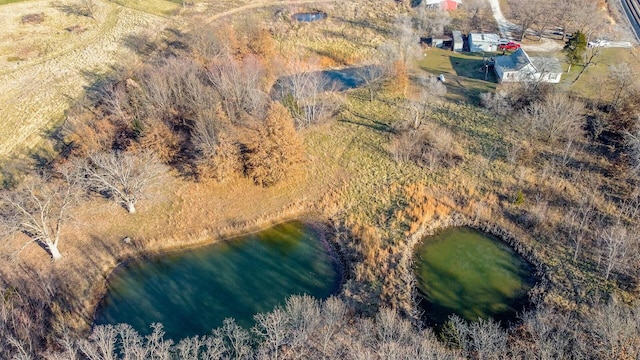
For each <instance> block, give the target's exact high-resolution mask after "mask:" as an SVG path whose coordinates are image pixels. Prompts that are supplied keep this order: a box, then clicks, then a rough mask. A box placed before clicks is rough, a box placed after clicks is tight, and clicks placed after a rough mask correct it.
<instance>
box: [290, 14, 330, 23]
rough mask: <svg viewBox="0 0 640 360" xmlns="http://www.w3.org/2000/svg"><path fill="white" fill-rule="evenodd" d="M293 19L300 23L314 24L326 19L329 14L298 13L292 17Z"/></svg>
mask: <svg viewBox="0 0 640 360" xmlns="http://www.w3.org/2000/svg"><path fill="white" fill-rule="evenodd" d="M291 18H292V19H293V20H295V21H300V22H313V21H319V20H324V19H326V18H327V14H326V13H323V12H313V13H297V14H293V15H291Z"/></svg>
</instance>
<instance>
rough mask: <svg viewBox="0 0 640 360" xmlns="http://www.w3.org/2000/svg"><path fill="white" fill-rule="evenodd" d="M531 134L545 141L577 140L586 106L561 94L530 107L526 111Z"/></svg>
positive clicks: (555, 94) (553, 95)
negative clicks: (559, 139)
mask: <svg viewBox="0 0 640 360" xmlns="http://www.w3.org/2000/svg"><path fill="white" fill-rule="evenodd" d="M525 111H526V116H525V118H526V119H527V122H528V124H529V132H530V135H532V136H533V137H542V138H543V139H544V140H545V141H555V140H556V139H558V138H566V139H571V138H575V137H576V136H577V135H578V134H579V133H580V130H581V123H582V118H581V115H582V112H583V111H584V105H583V104H581V103H580V102H578V101H575V100H572V99H569V98H568V97H567V96H566V95H564V94H561V93H554V94H552V95H551V96H550V97H549V98H548V99H546V100H544V101H541V102H536V103H534V104H532V105H530V106H529V107H528V108H527V109H526V110H525Z"/></svg>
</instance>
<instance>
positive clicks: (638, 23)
mask: <svg viewBox="0 0 640 360" xmlns="http://www.w3.org/2000/svg"><path fill="white" fill-rule="evenodd" d="M620 2H621V3H622V8H623V9H624V12H625V14H626V15H627V17H628V18H629V23H631V28H632V29H633V35H635V37H636V40H637V41H640V14H638V11H640V2H639V1H638V0H620Z"/></svg>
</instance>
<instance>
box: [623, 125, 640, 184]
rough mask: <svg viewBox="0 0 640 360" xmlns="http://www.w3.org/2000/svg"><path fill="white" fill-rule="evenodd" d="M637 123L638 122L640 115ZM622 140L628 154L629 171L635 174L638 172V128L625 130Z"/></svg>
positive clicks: (639, 136)
mask: <svg viewBox="0 0 640 360" xmlns="http://www.w3.org/2000/svg"><path fill="white" fill-rule="evenodd" d="M638 123H640V116H639V117H638ZM624 140H625V143H626V147H627V153H628V154H629V160H630V164H629V166H630V167H631V171H632V172H633V173H634V174H636V175H637V174H640V128H638V129H637V130H635V131H633V132H631V131H628V130H626V131H625V132H624Z"/></svg>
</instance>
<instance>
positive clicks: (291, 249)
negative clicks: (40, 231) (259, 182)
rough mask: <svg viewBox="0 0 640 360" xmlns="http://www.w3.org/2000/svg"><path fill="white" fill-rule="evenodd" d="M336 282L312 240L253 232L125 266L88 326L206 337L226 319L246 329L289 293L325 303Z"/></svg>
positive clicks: (301, 232) (301, 233) (297, 230)
mask: <svg viewBox="0 0 640 360" xmlns="http://www.w3.org/2000/svg"><path fill="white" fill-rule="evenodd" d="M339 278H340V276H339V274H338V272H337V270H336V264H335V263H334V260H333V259H332V257H331V256H330V255H329V253H328V251H327V249H326V246H325V244H323V243H322V242H321V241H319V234H318V232H317V231H315V230H314V229H312V228H311V227H310V226H309V225H305V224H303V223H301V222H289V223H286V224H281V225H278V226H275V227H273V228H270V229H268V230H265V231H262V232H260V233H258V234H255V235H251V236H247V237H244V238H242V239H236V240H232V241H228V242H224V243H220V244H214V245H211V246H207V247H202V248H197V249H193V250H187V251H180V252H175V253H169V254H166V255H162V256H160V257H158V258H153V259H148V260H144V261H137V262H133V263H130V264H128V265H126V266H124V267H122V268H120V269H118V271H117V272H116V273H114V274H113V276H112V277H111V278H110V281H109V291H108V293H107V295H106V296H105V298H104V299H103V301H102V303H101V305H100V307H99V309H98V312H97V316H96V319H95V324H116V323H122V322H126V323H129V324H131V325H132V326H133V327H134V328H135V329H136V330H138V331H139V332H141V333H143V334H147V333H149V332H150V331H149V324H151V323H153V322H161V323H162V324H164V325H165V331H166V333H167V336H168V337H170V338H173V339H176V340H177V339H180V338H183V337H186V336H193V335H196V334H208V333H209V332H210V331H211V329H212V328H216V327H218V326H221V325H222V321H223V320H224V319H225V318H228V317H233V318H235V319H236V320H237V321H238V323H239V324H240V325H242V326H245V327H247V328H248V327H250V326H252V324H253V315H254V314H255V313H258V312H265V311H270V310H272V309H273V308H274V307H275V306H276V305H277V304H281V303H283V302H284V300H285V299H286V298H287V297H289V296H290V295H294V294H309V295H311V296H314V297H316V298H326V297H328V296H329V295H331V294H332V293H334V292H335V291H336V290H337V287H338V285H339V284H338V282H339V280H340V279H339Z"/></svg>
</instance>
